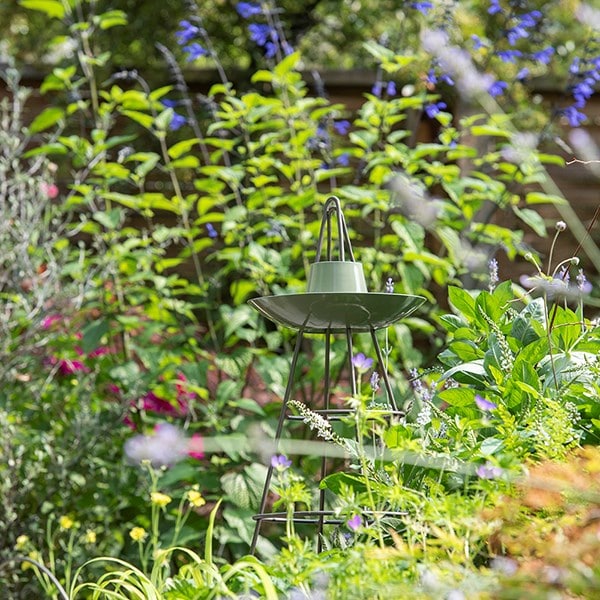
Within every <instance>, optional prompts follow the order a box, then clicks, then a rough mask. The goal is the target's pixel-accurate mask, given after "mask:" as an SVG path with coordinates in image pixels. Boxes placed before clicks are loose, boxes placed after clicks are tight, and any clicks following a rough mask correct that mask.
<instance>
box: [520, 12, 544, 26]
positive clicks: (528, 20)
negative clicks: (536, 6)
mask: <svg viewBox="0 0 600 600" xmlns="http://www.w3.org/2000/svg"><path fill="white" fill-rule="evenodd" d="M541 18H542V13H541V12H540V11H539V10H532V11H531V12H528V13H523V14H522V15H520V16H519V19H520V20H521V25H522V26H523V27H529V28H531V27H535V26H536V25H537V22H538V21H539V20H540V19H541Z"/></svg>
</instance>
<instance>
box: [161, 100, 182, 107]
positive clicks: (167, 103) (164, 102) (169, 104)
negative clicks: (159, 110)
mask: <svg viewBox="0 0 600 600" xmlns="http://www.w3.org/2000/svg"><path fill="white" fill-rule="evenodd" d="M160 103H161V104H162V105H163V106H166V107H167V108H175V107H176V106H177V105H178V104H179V102H178V101H177V100H169V99H168V98H164V99H163V100H161V101H160Z"/></svg>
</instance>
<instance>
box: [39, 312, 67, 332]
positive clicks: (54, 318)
mask: <svg viewBox="0 0 600 600" xmlns="http://www.w3.org/2000/svg"><path fill="white" fill-rule="evenodd" d="M59 321H62V317H61V316H60V315H58V314H57V315H48V316H47V317H44V318H43V319H42V323H41V325H42V329H50V327H52V325H54V323H58V322H59Z"/></svg>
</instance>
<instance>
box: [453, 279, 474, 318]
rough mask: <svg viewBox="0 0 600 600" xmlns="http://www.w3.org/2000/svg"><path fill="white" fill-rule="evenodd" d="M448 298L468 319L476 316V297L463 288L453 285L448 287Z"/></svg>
mask: <svg viewBox="0 0 600 600" xmlns="http://www.w3.org/2000/svg"><path fill="white" fill-rule="evenodd" d="M448 300H449V301H450V304H451V305H452V306H454V308H455V309H456V310H457V311H458V312H459V313H460V314H461V315H462V316H464V317H465V318H466V319H467V320H468V321H473V320H474V319H475V318H476V310H475V298H473V296H471V294H469V292H467V291H465V290H463V289H462V288H459V287H456V286H453V285H451V286H450V287H449V288H448Z"/></svg>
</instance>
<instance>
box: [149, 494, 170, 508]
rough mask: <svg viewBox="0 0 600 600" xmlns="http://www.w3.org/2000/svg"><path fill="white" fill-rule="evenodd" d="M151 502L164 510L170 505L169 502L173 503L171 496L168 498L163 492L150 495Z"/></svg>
mask: <svg viewBox="0 0 600 600" xmlns="http://www.w3.org/2000/svg"><path fill="white" fill-rule="evenodd" d="M150 500H151V501H152V504H156V505H157V506H160V507H161V508H163V507H165V506H166V505H167V504H169V502H171V496H167V495H166V494H162V493H161V492H152V493H151V494H150Z"/></svg>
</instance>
